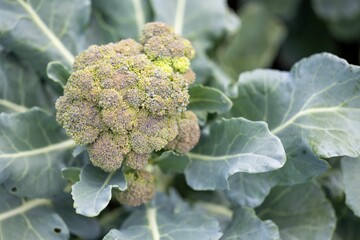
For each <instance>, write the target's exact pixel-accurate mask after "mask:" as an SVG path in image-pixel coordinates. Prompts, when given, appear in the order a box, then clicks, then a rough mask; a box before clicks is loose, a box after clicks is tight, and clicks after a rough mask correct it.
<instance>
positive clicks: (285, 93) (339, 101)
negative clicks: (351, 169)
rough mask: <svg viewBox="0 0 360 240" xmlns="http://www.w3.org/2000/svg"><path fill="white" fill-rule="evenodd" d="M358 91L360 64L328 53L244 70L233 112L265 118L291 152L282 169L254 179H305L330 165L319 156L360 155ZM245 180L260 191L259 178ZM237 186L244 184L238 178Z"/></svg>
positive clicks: (271, 183)
mask: <svg viewBox="0 0 360 240" xmlns="http://www.w3.org/2000/svg"><path fill="white" fill-rule="evenodd" d="M359 96H360V67H357V66H353V65H349V64H348V63H347V62H346V61H344V60H342V59H340V58H338V57H336V56H334V55H331V54H327V53H323V54H317V55H314V56H311V57H310V58H306V59H303V60H302V61H300V62H299V63H297V64H296V65H295V66H294V67H293V68H292V69H291V71H290V72H279V71H275V70H255V71H252V72H246V73H243V74H241V75H240V78H239V82H238V98H237V99H233V102H234V107H233V109H232V113H233V114H232V115H233V116H242V117H245V118H248V119H251V120H254V121H259V120H263V121H266V122H267V123H268V125H269V128H270V130H271V132H272V133H273V134H276V135H277V136H278V137H279V138H280V139H281V142H282V143H283V145H284V148H285V151H286V153H287V161H286V164H285V166H284V167H283V168H282V169H280V170H278V171H274V172H271V173H268V174H261V175H258V176H257V177H258V180H257V179H256V177H254V178H255V179H254V180H255V181H260V182H261V183H264V184H267V185H269V186H268V187H270V188H271V187H272V186H274V185H276V184H296V183H301V182H304V181H307V180H308V179H309V178H311V177H314V176H318V175H320V174H321V173H323V172H324V171H326V170H327V168H328V166H329V165H328V163H327V162H325V161H323V160H321V159H319V158H330V157H336V156H344V155H347V156H351V157H357V156H358V155H359V154H360V145H359V144H358V143H359V141H360V97H359ZM260 178H261V179H260ZM274 181H275V182H274ZM242 183H245V182H244V181H243V182H242ZM246 184H247V187H246V189H254V191H258V190H257V189H256V185H257V184H258V183H256V182H254V181H252V182H251V181H246ZM249 184H250V185H249ZM233 186H234V187H235V188H237V187H238V186H242V185H241V182H238V183H234V184H233ZM239 191H241V192H242V190H239ZM259 201H260V202H261V201H262V200H261V199H260V200H259Z"/></svg>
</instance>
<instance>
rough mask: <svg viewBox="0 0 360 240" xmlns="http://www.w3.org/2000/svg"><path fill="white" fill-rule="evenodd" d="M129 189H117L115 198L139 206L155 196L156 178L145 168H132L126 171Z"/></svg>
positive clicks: (122, 202) (125, 203)
mask: <svg viewBox="0 0 360 240" xmlns="http://www.w3.org/2000/svg"><path fill="white" fill-rule="evenodd" d="M125 179H126V182H127V189H126V190H125V191H120V190H115V192H114V196H115V198H116V199H117V200H118V201H119V202H120V203H121V204H124V205H128V206H139V205H141V204H143V203H145V202H147V201H149V200H151V199H152V198H153V197H154V193H155V183H154V182H155V178H154V176H153V175H152V174H151V173H149V172H147V171H144V170H137V171H136V170H132V171H129V172H126V173H125Z"/></svg>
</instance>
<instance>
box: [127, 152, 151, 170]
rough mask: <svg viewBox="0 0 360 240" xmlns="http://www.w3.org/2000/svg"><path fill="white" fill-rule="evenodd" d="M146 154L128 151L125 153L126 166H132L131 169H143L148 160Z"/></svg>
mask: <svg viewBox="0 0 360 240" xmlns="http://www.w3.org/2000/svg"><path fill="white" fill-rule="evenodd" d="M149 157H150V156H149V155H148V154H137V153H135V152H130V153H129V154H127V155H126V166H128V167H130V168H132V169H137V170H140V169H143V168H144V167H145V166H146V164H147V162H148V160H149Z"/></svg>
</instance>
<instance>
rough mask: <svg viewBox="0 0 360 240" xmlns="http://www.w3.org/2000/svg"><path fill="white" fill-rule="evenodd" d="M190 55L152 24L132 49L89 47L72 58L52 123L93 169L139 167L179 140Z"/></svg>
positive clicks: (127, 43) (129, 43)
mask: <svg viewBox="0 0 360 240" xmlns="http://www.w3.org/2000/svg"><path fill="white" fill-rule="evenodd" d="M193 57H194V49H193V47H192V46H191V43H190V42H189V41H188V40H186V39H184V38H182V37H180V36H179V35H177V34H175V33H174V31H173V29H172V28H170V27H169V26H167V25H166V24H163V23H158V22H155V23H148V24H146V25H145V26H144V30H143V34H142V37H141V42H140V43H138V42H136V41H135V40H133V39H126V40H122V41H120V42H118V43H110V44H107V45H102V46H95V45H93V46H90V47H89V48H88V49H86V50H85V51H84V52H82V53H80V54H79V55H78V56H77V57H76V58H75V62H74V66H73V70H74V71H73V73H72V74H71V76H70V78H69V80H68V82H67V84H66V86H65V88H64V96H61V97H60V98H59V99H58V100H57V102H56V109H57V115H56V117H57V121H58V122H59V123H60V124H61V125H62V126H63V127H64V129H65V131H66V132H67V134H68V135H70V136H71V137H72V138H73V139H74V141H75V142H76V143H77V144H80V145H85V146H87V148H88V152H89V156H90V160H91V162H92V163H93V164H94V165H95V166H98V167H100V168H102V169H103V170H104V171H108V172H111V171H115V170H116V169H118V168H119V167H120V166H121V165H122V162H123V161H124V159H125V161H126V162H127V164H126V165H127V166H129V167H131V168H134V169H141V168H143V167H144V166H145V165H146V163H147V159H148V157H149V154H151V153H152V152H153V151H158V150H161V149H163V148H164V147H165V146H166V145H168V143H169V142H171V141H173V140H174V139H175V138H177V136H178V134H179V131H178V129H179V126H180V125H181V124H179V121H180V120H179V119H181V118H182V116H183V113H184V111H185V110H186V106H187V104H188V101H189V94H188V85H189V84H191V83H193V82H194V80H195V74H194V72H193V71H192V70H191V69H190V59H192V58H193ZM181 134H183V133H181Z"/></svg>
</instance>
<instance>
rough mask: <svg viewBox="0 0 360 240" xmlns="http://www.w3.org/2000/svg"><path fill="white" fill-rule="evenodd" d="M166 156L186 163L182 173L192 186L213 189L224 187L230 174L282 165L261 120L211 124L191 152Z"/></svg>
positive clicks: (277, 142)
mask: <svg viewBox="0 0 360 240" xmlns="http://www.w3.org/2000/svg"><path fill="white" fill-rule="evenodd" d="M169 158H171V159H172V160H173V161H174V160H175V161H176V159H178V160H177V161H188V162H189V163H188V166H187V167H186V169H185V176H186V180H187V183H188V184H189V185H190V186H191V187H192V188H193V189H196V190H214V189H228V188H229V185H228V181H227V178H228V177H229V176H231V175H233V174H234V173H237V172H248V173H258V172H268V171H272V170H275V169H278V168H280V167H282V166H283V164H284V163H285V152H284V149H283V146H282V145H281V142H280V140H279V139H278V138H277V137H276V136H274V135H272V134H271V133H270V132H269V130H268V128H267V125H266V124H265V123H263V122H251V121H248V120H246V119H243V118H232V119H222V120H218V121H216V122H214V123H212V124H211V125H210V130H209V133H206V134H203V136H202V137H201V139H200V142H199V143H198V144H197V146H196V147H195V148H194V149H193V150H192V152H190V153H186V154H185V155H174V154H173V155H172V156H169ZM163 161H167V159H164V160H163ZM209 176H211V177H209Z"/></svg>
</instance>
